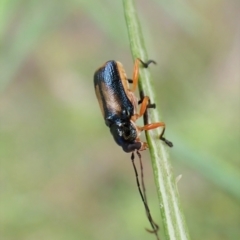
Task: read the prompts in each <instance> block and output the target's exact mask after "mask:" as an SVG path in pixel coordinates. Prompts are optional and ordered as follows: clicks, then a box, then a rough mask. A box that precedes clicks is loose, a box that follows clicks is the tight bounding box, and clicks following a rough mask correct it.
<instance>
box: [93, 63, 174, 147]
mask: <svg viewBox="0 0 240 240" xmlns="http://www.w3.org/2000/svg"><path fill="white" fill-rule="evenodd" d="M139 63H142V65H143V67H145V68H147V67H148V65H149V64H150V63H155V62H154V61H153V60H149V61H148V62H147V63H145V62H143V61H142V60H141V59H139V58H137V59H136V60H135V64H134V70H133V79H132V80H131V79H128V78H127V76H126V73H125V70H124V68H123V66H122V64H121V63H120V62H117V61H113V60H111V61H108V62H106V63H105V64H104V65H103V66H102V67H100V68H99V69H98V70H97V71H96V72H95V74H94V87H95V93H96V96H97V99H98V103H99V106H100V109H101V111H102V115H103V117H104V120H105V124H106V125H107V126H108V127H109V128H110V132H111V134H112V135H113V138H114V140H115V141H116V143H117V144H118V145H119V146H121V147H122V149H123V150H124V151H125V152H134V151H135V150H137V151H142V150H145V149H147V148H148V146H147V143H146V142H141V141H140V138H139V137H140V134H141V132H142V131H144V130H150V129H154V128H157V127H163V131H162V134H161V136H160V139H161V140H163V141H164V142H165V143H166V144H167V145H168V146H170V147H172V146H173V145H172V143H171V142H170V141H168V140H166V139H165V138H164V137H163V133H164V130H165V124H164V123H163V122H157V123H150V124H147V125H145V126H143V127H139V126H137V125H136V120H137V119H138V118H140V117H142V116H143V114H144V113H145V111H146V109H147V108H148V107H151V106H153V104H150V105H149V97H147V96H145V97H144V98H143V99H142V100H141V101H139V102H140V103H141V108H140V111H139V113H137V107H138V103H139V102H138V99H137V97H136V96H135V95H134V91H135V90H136V88H137V83H138V77H139ZM129 83H132V84H133V86H132V89H130V87H129Z"/></svg>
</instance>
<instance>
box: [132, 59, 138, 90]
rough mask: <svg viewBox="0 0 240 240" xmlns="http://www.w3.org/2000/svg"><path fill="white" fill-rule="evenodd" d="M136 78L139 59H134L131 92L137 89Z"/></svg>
mask: <svg viewBox="0 0 240 240" xmlns="http://www.w3.org/2000/svg"><path fill="white" fill-rule="evenodd" d="M138 78H139V58H136V60H135V62H134V67H133V79H132V81H133V87H132V92H134V91H135V90H136V88H137V84H138Z"/></svg>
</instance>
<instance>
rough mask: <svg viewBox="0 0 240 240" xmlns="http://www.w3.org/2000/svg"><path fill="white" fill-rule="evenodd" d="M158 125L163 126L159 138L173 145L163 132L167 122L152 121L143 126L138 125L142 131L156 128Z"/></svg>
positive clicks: (170, 145)
mask: <svg viewBox="0 0 240 240" xmlns="http://www.w3.org/2000/svg"><path fill="white" fill-rule="evenodd" d="M158 127H163V131H162V133H161V134H160V136H159V139H161V140H162V141H163V142H165V143H166V144H167V145H168V146H169V147H173V144H172V142H170V141H168V140H167V139H166V138H165V137H163V134H164V132H165V123H164V122H157V123H150V124H147V125H145V126H143V127H138V129H139V130H140V131H144V130H145V131H146V130H151V129H155V128H158Z"/></svg>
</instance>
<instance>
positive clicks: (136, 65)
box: [132, 58, 156, 92]
mask: <svg viewBox="0 0 240 240" xmlns="http://www.w3.org/2000/svg"><path fill="white" fill-rule="evenodd" d="M139 62H141V63H142V65H143V67H144V68H147V67H148V66H149V64H151V63H154V64H156V62H155V61H153V60H148V61H147V62H146V63H145V62H143V61H142V60H141V59H140V58H136V60H135V62H134V67H133V79H132V83H133V87H132V92H134V91H135V90H136V88H137V84H138V78H139Z"/></svg>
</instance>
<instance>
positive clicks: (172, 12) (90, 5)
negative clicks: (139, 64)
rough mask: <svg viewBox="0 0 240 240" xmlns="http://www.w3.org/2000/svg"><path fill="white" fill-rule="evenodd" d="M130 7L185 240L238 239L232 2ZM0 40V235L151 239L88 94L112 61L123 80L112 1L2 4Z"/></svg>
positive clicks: (119, 16)
mask: <svg viewBox="0 0 240 240" xmlns="http://www.w3.org/2000/svg"><path fill="white" fill-rule="evenodd" d="M137 9H138V12H139V17H140V21H141V24H142V28H143V33H144V35H145V40H146V45H147V49H148V53H149V57H150V58H151V59H154V60H156V61H157V63H158V64H157V65H156V66H151V72H152V75H153V79H154V85H155V89H156V92H157V98H158V99H157V106H158V107H159V109H161V114H162V119H163V120H164V122H165V123H166V124H167V131H166V136H167V138H168V139H170V140H172V141H173V143H174V148H173V149H170V150H169V151H170V154H171V161H172V166H173V171H174V175H175V176H176V177H177V176H178V175H180V174H182V179H181V181H180V182H179V183H178V188H179V194H180V196H181V201H182V205H183V210H184V213H185V217H186V222H187V225H188V228H189V231H190V235H191V238H192V239H197V240H198V239H205V240H222V239H239V236H240V204H239V203H240V171H239V170H240V161H239V158H240V125H239V120H240V70H239V67H240V31H239V30H240V29H239V11H238V10H239V1H238V0H236V1H227V0H218V1H215V0H213V1H206V0H202V1H182V2H179V1H174V0H172V1H163V0H162V1H160V0H155V1H144V0H140V1H137ZM0 41H1V42H0V94H1V95H0V136H1V137H0V161H1V162H0V181H1V185H0V221H1V222H0V225H1V227H0V239H1V240H32V239H34V240H37V239H41V240H42V239H44V240H55V239H56V240H66V239H71V240H75V239H83V240H85V239H87V240H91V239H93V240H95V239H98V240H105V239H121V240H122V239H131V240H135V239H136V240H137V239H138V240H139V239H146V240H147V239H149V240H150V239H154V238H155V237H154V236H153V235H151V234H149V233H147V232H146V231H145V230H144V227H148V226H149V224H148V222H147V220H146V217H145V213H144V208H143V205H142V202H141V200H140V196H139V195H138V191H137V187H136V184H135V176H134V172H133V169H132V166H131V162H130V156H129V154H126V153H124V152H123V151H122V150H121V148H120V147H118V146H117V145H116V144H115V142H114V141H113V139H112V136H111V135H110V133H109V129H108V128H107V127H106V126H105V124H104V121H103V118H102V116H101V113H100V109H99V107H98V103H97V100H96V97H95V93H94V88H93V73H94V71H95V70H96V69H97V68H98V67H99V66H101V65H102V64H103V63H104V62H105V61H107V60H110V59H115V60H119V61H121V62H122V63H123V65H124V67H125V69H126V71H127V74H128V75H129V76H130V77H131V74H132V67H133V61H132V57H131V51H130V48H129V43H128V37H127V30H126V26H125V21H124V15H123V9H122V2H121V1H110V0H105V1H96V0H85V1H84V0H78V1H77V0H69V1H63V0H58V1H57V0H52V1H46V0H42V1H34V0H32V1H27V0H26V1H23V0H22V1H16V0H2V1H1V3H0ZM140 124H141V123H140ZM142 138H143V139H144V134H143V136H142ZM142 155H143V161H144V167H145V181H146V186H147V193H148V199H149V204H150V208H151V211H152V213H153V216H154V219H155V221H156V222H159V223H160V222H161V216H160V212H159V208H158V201H157V195H156V192H155V186H154V180H153V174H152V168H151V164H150V159H149V153H148V151H145V152H144V153H143V154H142ZM162 231H163V230H162ZM162 231H161V233H160V235H161V236H163V232H162ZM162 239H164V238H163V237H162Z"/></svg>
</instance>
